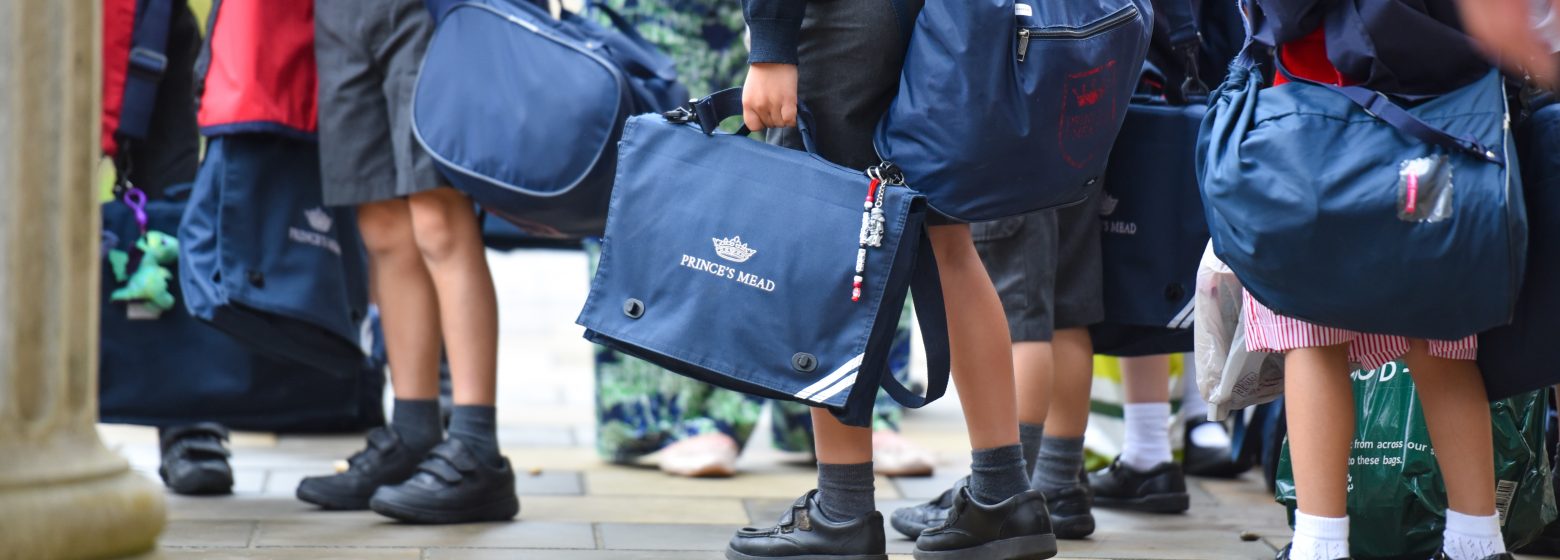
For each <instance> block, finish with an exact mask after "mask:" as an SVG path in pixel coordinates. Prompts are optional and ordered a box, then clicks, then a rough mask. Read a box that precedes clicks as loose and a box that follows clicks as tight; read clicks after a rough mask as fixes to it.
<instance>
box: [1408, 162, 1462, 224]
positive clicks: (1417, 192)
mask: <svg viewBox="0 0 1560 560" xmlns="http://www.w3.org/2000/svg"><path fill="white" fill-rule="evenodd" d="M1397 208H1398V219H1400V220H1403V221H1407V222H1439V221H1441V220H1445V219H1447V218H1451V217H1452V162H1451V159H1450V158H1448V157H1447V156H1444V155H1436V156H1428V157H1422V158H1415V159H1411V160H1406V161H1404V162H1403V163H1402V165H1400V166H1399V167H1398V181H1397Z"/></svg>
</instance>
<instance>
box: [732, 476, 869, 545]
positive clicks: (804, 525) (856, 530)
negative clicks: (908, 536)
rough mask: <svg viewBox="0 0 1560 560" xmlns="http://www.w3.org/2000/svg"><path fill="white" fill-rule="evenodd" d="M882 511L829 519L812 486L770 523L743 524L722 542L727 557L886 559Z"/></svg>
mask: <svg viewBox="0 0 1560 560" xmlns="http://www.w3.org/2000/svg"><path fill="white" fill-rule="evenodd" d="M887 547H888V544H887V542H886V539H884V538H883V514H881V513H878V512H875V511H874V512H872V513H868V514H866V515H864V516H862V517H860V518H857V519H853V520H850V521H844V522H838V521H834V520H832V519H829V518H828V517H827V516H825V515H824V514H823V510H822V509H821V508H820V507H819V506H818V491H817V490H813V491H811V492H808V493H807V494H806V495H804V496H802V497H801V498H798V499H797V500H796V503H794V504H791V509H790V510H789V511H786V512H785V515H782V516H780V522H779V523H778V524H776V525H775V526H774V527H769V528H755V527H744V528H742V529H741V530H739V531H737V534H736V536H734V537H732V538H731V544H728V545H726V559H727V560H768V559H771V558H774V559H780V558H783V559H785V560H888V554H887Z"/></svg>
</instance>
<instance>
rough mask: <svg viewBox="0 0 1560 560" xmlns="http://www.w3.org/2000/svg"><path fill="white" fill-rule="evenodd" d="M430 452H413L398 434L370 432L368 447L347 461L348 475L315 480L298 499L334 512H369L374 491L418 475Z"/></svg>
mask: <svg viewBox="0 0 1560 560" xmlns="http://www.w3.org/2000/svg"><path fill="white" fill-rule="evenodd" d="M427 455H428V450H427V449H412V448H411V447H409V446H407V445H406V443H405V442H402V441H401V437H400V436H398V435H396V433H395V430H392V429H389V428H375V429H374V430H373V431H371V432H368V447H366V448H364V449H363V450H362V451H359V452H357V453H355V454H353V455H352V457H351V458H349V459H347V465H348V467H347V470H346V472H342V473H338V474H333V475H330V476H311V477H308V478H305V479H303V482H301V483H299V484H298V493H297V494H298V499H299V500H303V501H305V502H308V503H311V504H314V505H317V506H320V507H322V508H325V509H330V510H364V509H368V502H369V499H370V498H372V497H373V496H374V491H376V490H378V489H379V487H381V486H385V485H387V484H396V483H399V482H401V481H404V480H406V479H408V478H411V477H412V475H413V474H416V473H417V465H418V464H419V463H421V462H422V460H423V458H424V457H426V456H427Z"/></svg>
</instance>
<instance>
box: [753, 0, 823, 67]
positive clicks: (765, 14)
mask: <svg viewBox="0 0 1560 560" xmlns="http://www.w3.org/2000/svg"><path fill="white" fill-rule="evenodd" d="M806 11H807V0H742V15H743V17H744V18H745V19H747V25H748V32H749V33H750V34H751V39H752V46H751V47H750V48H749V50H748V63H750V64H760V63H778V64H796V44H797V42H798V41H799V38H800V37H801V34H802V14H804V13H805V12H806Z"/></svg>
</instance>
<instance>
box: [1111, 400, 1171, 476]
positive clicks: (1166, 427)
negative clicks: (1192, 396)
mask: <svg viewBox="0 0 1560 560" xmlns="http://www.w3.org/2000/svg"><path fill="white" fill-rule="evenodd" d="M1122 416H1123V417H1124V419H1125V420H1126V424H1127V434H1126V440H1127V441H1126V445H1125V447H1123V448H1122V451H1121V462H1122V464H1124V465H1126V466H1129V467H1132V468H1134V469H1137V470H1140V471H1145V470H1148V469H1151V468H1154V467H1155V466H1158V465H1159V464H1160V463H1166V462H1169V461H1171V460H1173V459H1174V458H1173V457H1172V456H1171V455H1170V403H1135V404H1128V405H1126V406H1124V407H1122Z"/></svg>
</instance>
